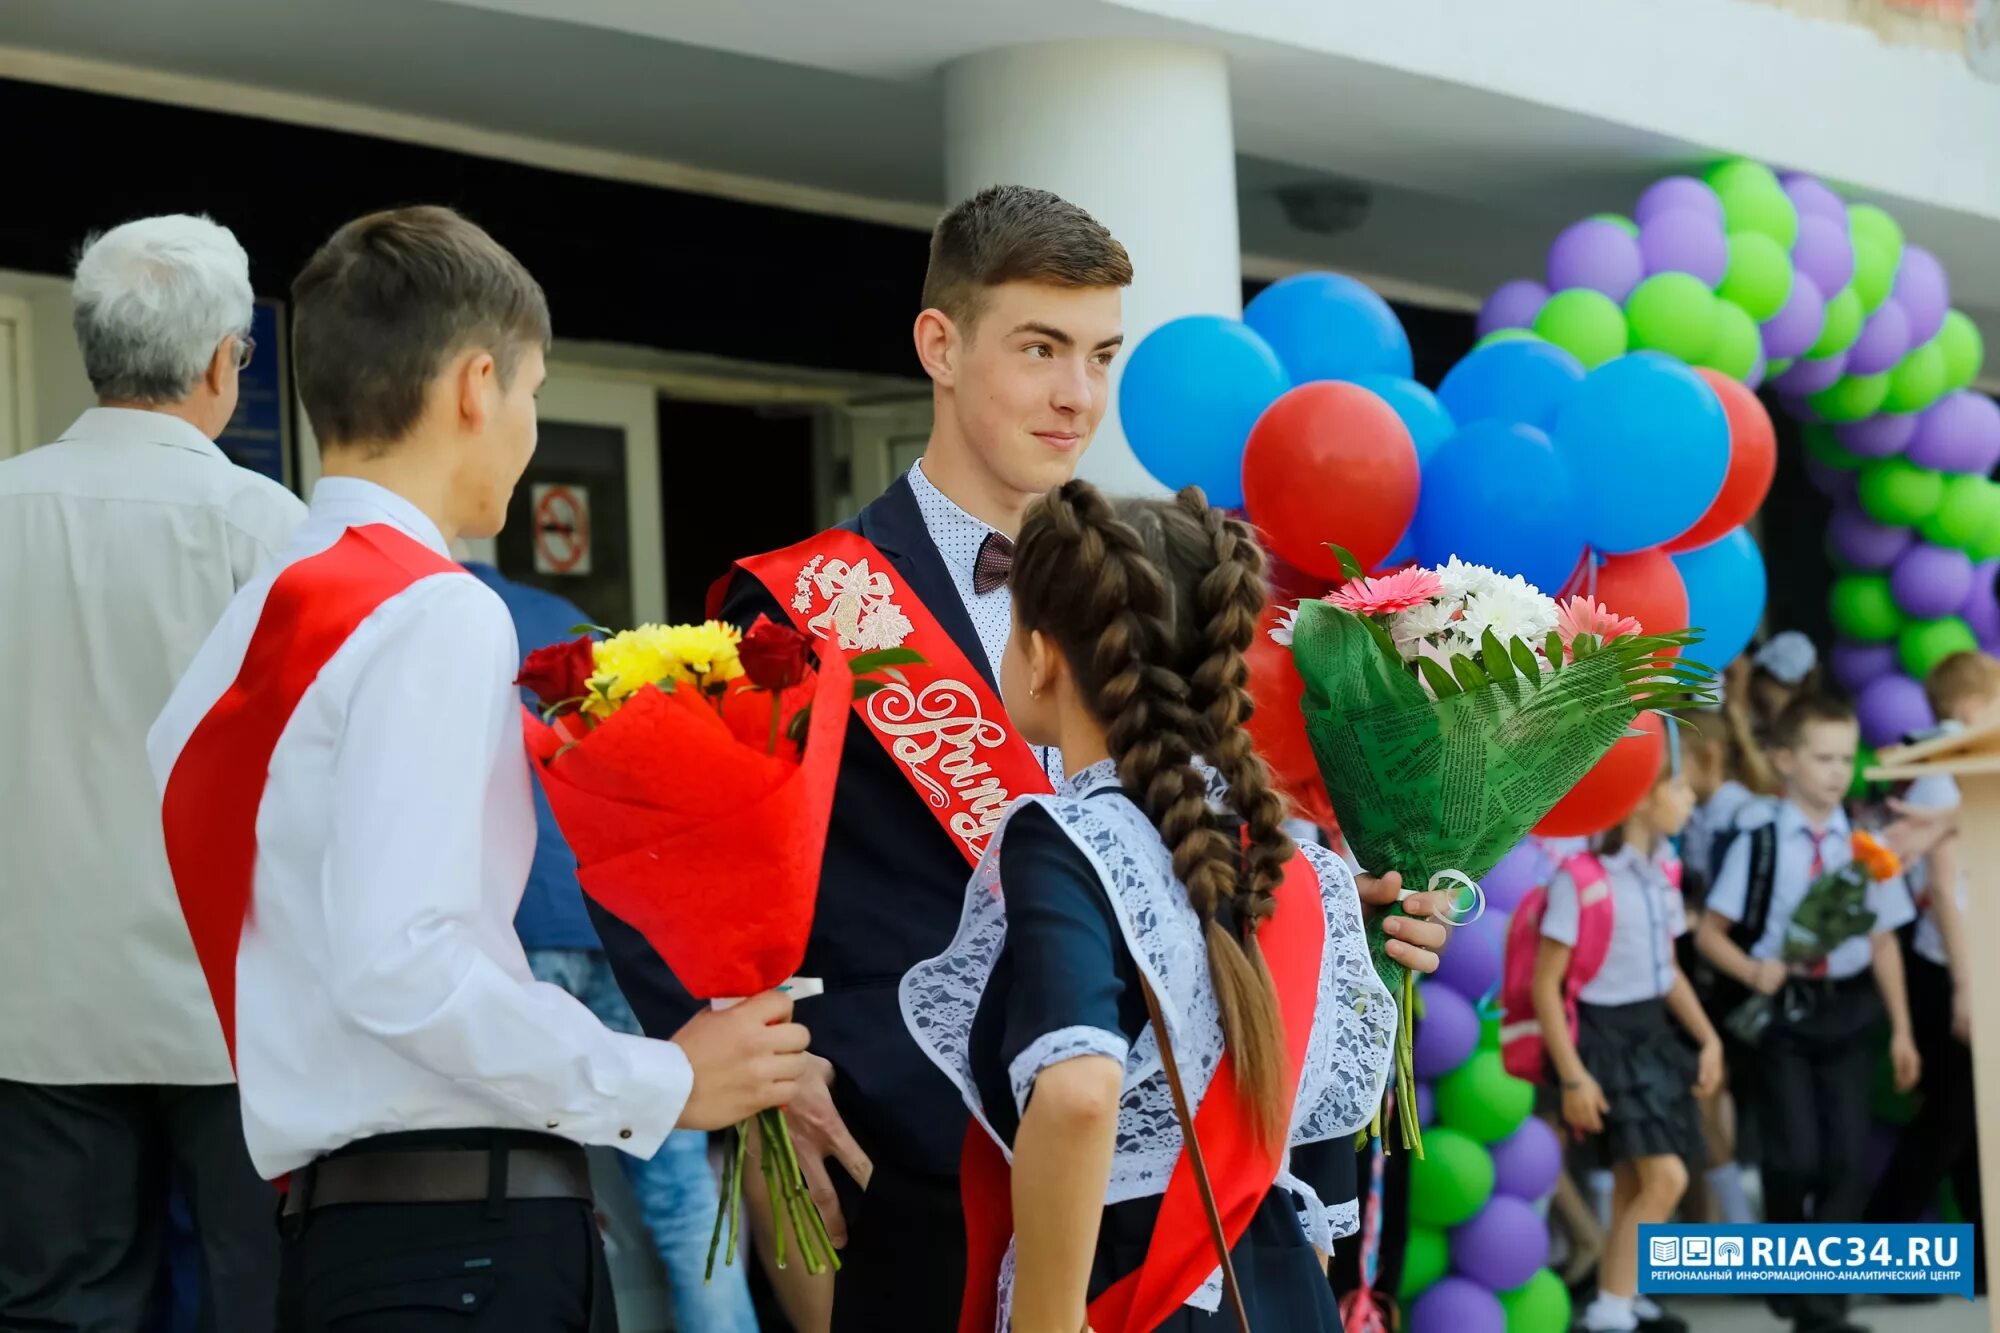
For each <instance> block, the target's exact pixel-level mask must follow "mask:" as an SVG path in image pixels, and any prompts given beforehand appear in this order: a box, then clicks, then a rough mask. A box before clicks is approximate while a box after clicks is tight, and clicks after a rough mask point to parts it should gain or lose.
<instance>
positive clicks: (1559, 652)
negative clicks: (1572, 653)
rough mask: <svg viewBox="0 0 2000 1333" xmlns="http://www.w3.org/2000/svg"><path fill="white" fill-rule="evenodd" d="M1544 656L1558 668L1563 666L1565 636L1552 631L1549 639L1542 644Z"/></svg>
mask: <svg viewBox="0 0 2000 1333" xmlns="http://www.w3.org/2000/svg"><path fill="white" fill-rule="evenodd" d="M1542 655H1543V656H1544V657H1546V658H1547V659H1548V660H1549V661H1551V662H1553V663H1555V664H1556V665H1557V666H1561V665H1562V661H1563V636H1562V635H1560V634H1558V633H1556V632H1555V631H1554V630H1550V631H1549V637H1548V638H1547V639H1546V640H1544V641H1543V643H1542Z"/></svg>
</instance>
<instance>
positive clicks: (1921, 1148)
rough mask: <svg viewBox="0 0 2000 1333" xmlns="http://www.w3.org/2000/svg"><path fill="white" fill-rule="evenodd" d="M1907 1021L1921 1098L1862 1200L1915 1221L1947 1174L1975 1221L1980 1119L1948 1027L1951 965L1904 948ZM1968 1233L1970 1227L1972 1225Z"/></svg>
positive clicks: (1871, 1209) (1891, 1218) (1978, 1265)
mask: <svg viewBox="0 0 2000 1333" xmlns="http://www.w3.org/2000/svg"><path fill="white" fill-rule="evenodd" d="M1903 965H1904V968H1905V969H1906V971H1907V974H1908V976H1909V987H1910V1022H1911V1025H1912V1026H1913V1027H1915V1028H1916V1038H1917V1050H1918V1053H1919V1054H1921V1055H1922V1056H1923V1058H1924V1077H1923V1082H1922V1083H1921V1084H1919V1085H1918V1091H1920V1092H1921V1093H1922V1094H1923V1102H1922V1104H1921V1105H1920V1106H1919V1107H1918V1108H1917V1114H1916V1116H1915V1117H1914V1118H1913V1119H1912V1120H1911V1121H1910V1123H1909V1124H1908V1125H1906V1126H1904V1128H1903V1132H1902V1133H1901V1134H1900V1135H1899V1136H1897V1139H1896V1151H1895V1154H1894V1155H1893V1156H1892V1157H1890V1159H1889V1166H1888V1169H1887V1170H1885V1171H1884V1172H1883V1173H1882V1179H1881V1180H1880V1181H1879V1182H1878V1183H1877V1184H1876V1186H1875V1194H1874V1197H1873V1198H1871V1199H1870V1200H1869V1201H1868V1213H1867V1216H1868V1220H1869V1221H1871V1222H1914V1221H1916V1220H1917V1219H1918V1218H1920V1217H1922V1216H1923V1215H1924V1212H1925V1211H1926V1210H1927V1209H1929V1208H1930V1206H1931V1205H1932V1204H1933V1203H1935V1202H1936V1201H1937V1192H1938V1189H1939V1187H1940V1186H1942V1185H1943V1184H1944V1182H1945V1181H1946V1180H1950V1181H1951V1187H1952V1193H1953V1195H1954V1196H1955V1197H1956V1198H1957V1200H1958V1208H1959V1211H1960V1212H1961V1213H1963V1214H1964V1215H1965V1220H1966V1221H1968V1222H1970V1223H1972V1224H1973V1226H1975V1227H1977V1226H1979V1225H1981V1222H1982V1214H1981V1209H1980V1200H1979V1121H1978V1118H1977V1117H1976V1116H1975V1115H1974V1114H1973V1105H1972V1049H1971V1048H1970V1047H1969V1046H1967V1045H1966V1044H1965V1043H1964V1042H1962V1041H1960V1040H1959V1039H1958V1038H1956V1037H1954V1036H1952V1035H1951V990H1952V986H1951V972H1950V971H1949V970H1948V969H1946V968H1942V967H1939V966H1938V965H1937V964H1936V963H1933V962H1932V961H1930V959H1928V958H1925V957H1923V956H1922V955H1920V954H1916V953H1908V954H1905V955H1904V960H1903ZM1975 1234H1977V1233H1976V1232H1975ZM1973 1256H1974V1272H1975V1280H1977V1281H1979V1282H1982V1283H1983V1281H1984V1277H1985V1253H1984V1247H1983V1246H1975V1247H1974V1248H1973Z"/></svg>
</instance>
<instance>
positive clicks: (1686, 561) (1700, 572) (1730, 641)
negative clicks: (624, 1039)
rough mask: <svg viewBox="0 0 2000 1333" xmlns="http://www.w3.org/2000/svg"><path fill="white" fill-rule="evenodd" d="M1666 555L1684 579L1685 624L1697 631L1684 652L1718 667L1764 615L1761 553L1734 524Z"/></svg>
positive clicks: (1741, 645) (1748, 637)
mask: <svg viewBox="0 0 2000 1333" xmlns="http://www.w3.org/2000/svg"><path fill="white" fill-rule="evenodd" d="M1670 559H1672V560H1673V562H1674V568H1675V569H1678V570H1679V571H1680V572H1681V582H1682V583H1685V584H1686V585H1687V593H1688V624H1690V625H1692V626H1693V627H1694V629H1695V632H1696V633H1698V634H1700V635H1701V638H1699V639H1698V640H1696V641H1695V642H1694V644H1693V645H1692V646H1690V647H1689V648H1688V650H1687V655H1688V657H1689V658H1690V659H1692V660H1693V661H1696V662H1700V663H1702V664H1704V665H1706V666H1711V667H1714V668H1715V669H1716V670H1717V671H1720V670H1722V668H1724V667H1726V666H1728V665H1729V664H1730V663H1731V662H1732V661H1734V660H1735V659H1736V658H1737V657H1738V656H1740V655H1741V654H1742V652H1743V650H1744V649H1745V648H1748V647H1749V646H1750V640H1751V639H1753V638H1755V637H1756V635H1757V624H1758V622H1759V621H1761V620H1762V619H1763V618H1764V586H1765V581H1764V553H1763V552H1762V551H1759V550H1758V549H1757V543H1756V542H1755V541H1753V540H1752V539H1751V537H1750V534H1749V533H1748V532H1746V531H1744V530H1743V529H1742V528H1737V529H1735V530H1734V531H1732V532H1730V533H1729V534H1728V535H1726V536H1724V537H1721V538H1719V539H1718V540H1716V541H1713V542H1710V543H1709V544H1708V545H1707V546H1697V547H1696V548H1695V549H1694V550H1692V551H1682V552H1681V553H1680V554H1679V555H1676V556H1672V557H1670Z"/></svg>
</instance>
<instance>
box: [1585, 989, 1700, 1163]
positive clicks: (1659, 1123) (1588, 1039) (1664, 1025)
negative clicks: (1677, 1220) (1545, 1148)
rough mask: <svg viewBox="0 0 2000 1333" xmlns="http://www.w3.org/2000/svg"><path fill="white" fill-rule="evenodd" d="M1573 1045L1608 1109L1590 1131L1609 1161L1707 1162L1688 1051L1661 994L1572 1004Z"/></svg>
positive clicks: (1692, 1060)
mask: <svg viewBox="0 0 2000 1333" xmlns="http://www.w3.org/2000/svg"><path fill="white" fill-rule="evenodd" d="M1576 1009H1577V1015H1576V1026H1577V1033H1576V1053H1577V1057H1578V1058H1579V1059H1581V1060H1582V1061H1583V1067H1584V1068H1585V1069H1587V1070H1589V1071H1590V1076H1591V1077H1592V1078H1594V1079H1596V1080H1597V1086H1598V1087H1600V1088H1602V1089H1604V1100H1605V1101H1606V1102H1608V1103H1610V1106H1611V1110H1610V1113H1609V1114H1607V1115H1606V1116H1605V1117H1604V1133H1603V1134H1601V1135H1597V1136H1594V1137H1593V1140H1592V1141H1593V1142H1594V1143H1595V1144H1596V1145H1597V1146H1598V1151H1599V1154H1600V1157H1601V1159H1602V1161H1603V1162H1604V1163H1605V1164H1606V1165H1609V1164H1611V1163H1615V1162H1629V1161H1631V1160H1633V1159H1634V1158H1639V1157H1659V1156H1665V1155H1668V1154H1672V1155H1674V1156H1678V1157H1680V1158H1681V1159H1682V1160H1684V1161H1685V1162H1686V1163H1687V1167H1688V1171H1689V1172H1690V1173H1691V1174H1692V1173H1696V1172H1699V1171H1701V1170H1702V1168H1703V1167H1705V1166H1706V1165H1707V1162H1708V1154H1707V1149H1706V1148H1705V1146H1704V1144H1703V1140H1702V1133H1701V1111H1700V1109H1699V1108H1698V1107H1696V1105H1695V1100H1694V1079H1695V1071H1696V1067H1697V1063H1698V1062H1697V1060H1696V1058H1695V1053H1694V1051H1693V1050H1691V1049H1690V1048H1689V1046H1688V1044H1687V1043H1686V1042H1685V1041H1683V1040H1682V1039H1681V1035H1680V1032H1679V1030H1678V1029H1676V1028H1675V1027H1674V1024H1673V1019H1672V1018H1671V1017H1670V1016H1669V1015H1668V1013H1667V1006H1666V1002H1665V1001H1663V1000H1641V1001H1639V1002H1638V1003H1636V1004H1613V1005H1600V1004H1579V1005H1577V1007H1576Z"/></svg>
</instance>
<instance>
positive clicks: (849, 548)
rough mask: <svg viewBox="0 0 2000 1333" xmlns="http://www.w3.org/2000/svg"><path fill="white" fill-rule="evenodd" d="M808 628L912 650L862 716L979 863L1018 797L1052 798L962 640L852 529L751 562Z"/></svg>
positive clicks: (848, 647)
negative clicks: (918, 657) (908, 662)
mask: <svg viewBox="0 0 2000 1333" xmlns="http://www.w3.org/2000/svg"><path fill="white" fill-rule="evenodd" d="M738 567H739V568H741V569H742V570H744V571H745V572H747V573H748V574H749V575H750V576H751V577H752V578H754V579H756V580H757V581H758V582H759V583H761V584H763V585H764V587H765V588H766V589H767V590H769V592H770V594H771V595H772V596H773V597H775V598H777V599H778V603H779V605H781V606H783V607H784V608H785V610H786V612H787V614H789V615H790V616H791V618H792V624H793V625H794V626H795V627H796V628H797V629H798V630H799V631H800V632H801V633H804V634H810V635H812V636H813V637H815V638H818V639H824V640H826V641H828V642H830V643H832V644H833V645H834V646H835V647H837V648H840V649H841V650H843V651H845V652H872V651H874V650H877V649H882V648H909V649H912V650H914V651H916V652H918V653H920V654H922V655H923V659H924V660H923V662H922V663H920V664H918V665H916V666H905V667H898V668H897V670H898V671H899V672H900V673H901V674H902V676H903V678H904V679H903V680H902V681H901V682H898V681H895V680H893V679H892V680H888V681H886V682H884V684H883V687H882V688H881V689H879V690H877V691H876V692H875V693H873V694H870V695H869V696H868V697H867V698H865V699H857V700H855V703H854V711H855V714H856V715H857V716H858V717H860V719H861V721H862V723H863V724H864V725H865V726H866V727H867V728H868V730H869V732H870V734H872V735H873V736H874V737H875V739H876V740H877V741H879V742H881V745H882V748H883V749H885V750H887V751H888V752H889V757H890V758H892V759H894V760H895V761H896V766H897V768H898V769H900V770H901V771H902V774H903V776H904V777H905V778H907V779H908V780H909V783H910V786H911V787H913V788H915V789H916V793H917V795H918V796H920V797H922V798H923V801H924V804H925V806H927V807H928V808H929V809H930V812H931V814H932V815H933V816H934V817H936V819H937V821H938V823H939V824H941V825H943V826H944V830H945V832H947V833H949V834H950V835H951V838H952V842H953V844H954V845H955V846H956V847H957V848H958V849H959V850H960V851H961V852H963V853H964V854H965V859H966V861H967V862H968V863H969V864H971V865H975V866H976V865H978V864H979V858H980V857H981V856H984V855H985V854H986V844H987V843H988V842H989V841H990V840H991V839H992V837H993V831H994V830H995V829H997V828H998V827H999V826H1000V817H1001V816H1002V815H1004V814H1006V813H1007V807H1008V806H1010V805H1012V804H1013V803H1014V798H1015V797H1017V796H1026V795H1034V794H1044V795H1045V794H1047V793H1048V791H1049V776H1048V773H1047V772H1046V771H1045V770H1044V769H1043V768H1042V766H1041V763H1040V762H1039V761H1038V760H1036V758H1035V752H1034V751H1033V750H1032V749H1031V748H1029V746H1028V743H1027V742H1026V741H1024V740H1022V739H1021V737H1020V735H1019V733H1017V732H1015V731H1013V730H1012V729H1011V728H1010V727H1009V726H1008V725H1007V710H1006V708H1005V707H1004V706H1003V705H1002V704H1001V702H1000V697H999V696H998V695H997V694H995V693H994V692H993V688H992V687H991V686H989V685H988V684H987V683H986V678H985V676H983V675H981V674H980V672H979V670H978V668H976V667H974V666H973V665H972V663H971V662H970V661H969V660H968V659H967V658H966V656H965V653H964V651H963V650H961V649H960V648H959V646H958V643H957V642H956V641H955V640H954V639H953V638H952V637H951V635H950V634H949V633H947V632H946V630H945V628H944V626H943V625H941V624H939V623H938V619H937V617H936V616H935V615H933V614H931V611H930V609H929V608H928V607H926V606H925V605H924V604H923V603H922V602H920V601H918V600H917V597H916V594H915V593H913V592H911V591H910V590H909V588H908V587H907V586H902V585H900V584H899V582H898V576H897V574H896V567H895V566H894V565H892V564H891V563H890V562H889V557H887V556H885V555H883V554H882V552H880V551H879V550H877V549H876V548H875V546H874V544H873V543H871V542H870V541H869V540H868V539H867V538H866V537H863V536H862V535H861V534H859V533H856V532H849V531H847V530H846V529H845V528H834V529H832V530H831V531H828V532H822V533H821V534H820V535H819V536H817V537H814V538H813V539H812V540H811V541H806V542H801V543H799V544H798V545H797V546H793V547H790V548H789V549H787V550H783V551H775V552H773V553H771V554H770V555H760V556H755V557H753V558H751V559H749V560H744V561H741V562H739V565H738Z"/></svg>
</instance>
